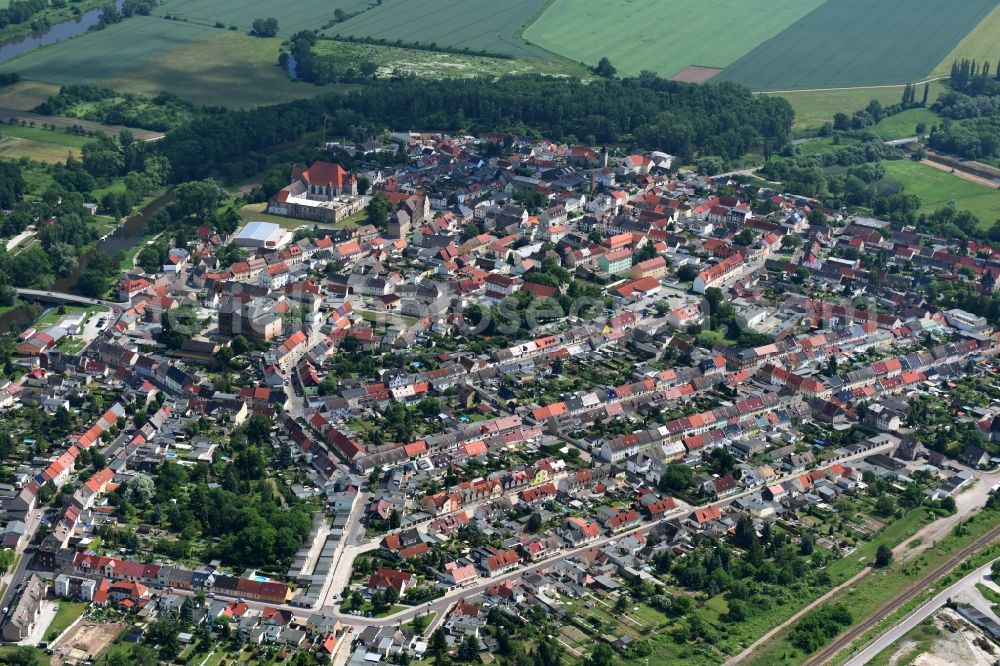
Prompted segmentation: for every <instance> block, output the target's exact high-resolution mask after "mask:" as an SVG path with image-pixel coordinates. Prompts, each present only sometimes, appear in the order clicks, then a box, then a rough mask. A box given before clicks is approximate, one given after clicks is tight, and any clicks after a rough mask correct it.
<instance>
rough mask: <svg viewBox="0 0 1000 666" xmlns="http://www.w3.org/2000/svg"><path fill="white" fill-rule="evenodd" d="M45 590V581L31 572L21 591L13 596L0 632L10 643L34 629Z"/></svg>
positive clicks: (25, 636) (21, 638) (23, 637)
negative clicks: (8, 612)
mask: <svg viewBox="0 0 1000 666" xmlns="http://www.w3.org/2000/svg"><path fill="white" fill-rule="evenodd" d="M46 591H47V588H46V585H45V581H43V580H42V578H41V577H40V576H39V575H38V574H34V573H33V574H31V576H30V577H29V578H28V580H27V582H25V583H24V586H23V588H22V589H21V592H20V593H19V594H18V595H17V596H16V597H15V599H14V602H13V603H12V607H11V609H10V614H9V615H7V617H6V622H4V624H3V629H2V630H0V633H2V635H3V639H4V640H5V641H7V642H10V643H15V642H18V641H22V640H24V639H25V638H27V637H28V636H30V635H31V633H32V632H33V631H34V629H35V622H37V621H38V616H39V613H40V610H41V603H42V600H43V599H44V598H45V593H46Z"/></svg>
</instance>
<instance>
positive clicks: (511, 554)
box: [479, 550, 521, 578]
mask: <svg viewBox="0 0 1000 666" xmlns="http://www.w3.org/2000/svg"><path fill="white" fill-rule="evenodd" d="M520 561H521V558H520V557H518V554H517V551H514V550H505V551H500V552H497V553H495V554H493V555H490V556H489V557H485V558H483V559H482V560H480V562H479V566H480V568H482V570H483V571H484V572H485V573H486V576H487V577H488V578H495V577H496V576H501V575H503V574H505V573H507V572H508V571H511V570H512V569H514V568H515V567H517V565H518V563H519V562H520Z"/></svg>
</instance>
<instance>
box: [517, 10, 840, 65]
mask: <svg viewBox="0 0 1000 666" xmlns="http://www.w3.org/2000/svg"><path fill="white" fill-rule="evenodd" d="M822 3H823V0H769V1H768V2H767V6H766V10H765V9H763V8H762V6H761V3H760V2H759V0H659V1H658V2H638V0H608V1H607V2H591V1H590V0H554V2H553V3H552V4H551V5H549V7H548V8H547V9H546V10H545V11H544V12H543V13H542V15H541V16H539V18H538V19H537V20H536V21H535V22H534V23H532V24H531V25H530V26H528V28H526V29H525V30H524V38H525V39H526V40H528V41H529V42H532V43H533V44H538V45H539V46H541V47H543V48H545V49H548V50H549V51H552V52H554V53H558V54H559V55H562V56H565V57H567V58H569V59H571V60H575V61H578V62H584V63H587V64H595V63H596V62H597V61H598V60H600V59H601V58H602V57H607V58H608V59H610V60H611V62H612V64H614V65H615V67H617V68H618V71H619V72H623V73H627V74H638V73H639V72H640V71H641V70H644V69H645V70H650V71H653V72H656V73H657V74H660V75H662V76H668V77H669V76H672V75H674V74H676V73H677V72H679V71H681V70H682V69H684V68H685V67H688V66H690V65H701V66H705V67H725V66H727V65H729V64H730V63H732V62H733V61H735V60H737V59H738V58H740V57H741V56H743V55H744V54H746V53H747V52H749V51H750V50H751V49H753V48H754V47H756V46H757V45H758V44H760V43H762V42H764V41H766V40H768V39H771V38H772V37H774V36H775V35H777V34H778V33H780V32H781V31H783V30H784V29H785V28H787V27H788V26H789V25H792V24H793V23H795V22H796V21H797V20H799V19H800V18H802V17H803V16H805V15H806V14H808V13H809V12H810V11H812V10H814V9H815V8H816V7H818V6H820V5H821V4H822Z"/></svg>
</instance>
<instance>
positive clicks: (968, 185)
mask: <svg viewBox="0 0 1000 666" xmlns="http://www.w3.org/2000/svg"><path fill="white" fill-rule="evenodd" d="M882 165H883V166H884V167H885V174H886V177H888V178H892V179H894V180H898V181H899V182H900V183H902V184H903V188H904V190H905V191H906V193H907V194H915V195H917V196H918V197H920V201H922V202H923V208H922V209H921V210H922V211H924V212H928V213H929V212H931V211H933V210H935V209H937V208H941V207H943V206H945V205H947V204H949V203H951V204H954V206H955V208H957V209H958V210H968V211H970V212H971V213H972V214H973V215H975V216H976V217H978V218H979V220H980V222H982V225H983V227H987V228H988V227H990V226H992V225H993V223H994V222H996V221H997V220H998V219H1000V190H994V189H991V188H989V187H987V186H986V185H980V184H978V183H974V182H971V181H968V180H964V179H962V178H959V177H958V176H956V175H954V174H951V173H948V172H947V171H941V170H940V169H936V168H934V167H932V166H928V165H926V164H921V163H919V162H913V161H911V160H897V161H892V162H882Z"/></svg>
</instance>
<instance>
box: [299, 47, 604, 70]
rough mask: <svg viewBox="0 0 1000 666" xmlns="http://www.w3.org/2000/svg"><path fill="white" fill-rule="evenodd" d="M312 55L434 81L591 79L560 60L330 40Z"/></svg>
mask: <svg viewBox="0 0 1000 666" xmlns="http://www.w3.org/2000/svg"><path fill="white" fill-rule="evenodd" d="M313 52H314V53H315V54H316V55H317V56H319V57H321V58H332V59H333V61H334V62H335V63H342V62H349V63H352V64H354V63H358V62H366V61H367V62H373V63H375V64H376V65H378V66H379V72H378V74H377V76H392V75H393V74H394V73H395V72H404V73H406V74H408V75H412V76H420V77H427V78H435V79H453V78H469V77H475V76H490V77H494V76H503V75H504V74H547V75H552V76H575V77H580V78H589V77H590V76H591V74H590V72H589V71H588V70H587V69H586V68H584V67H583V66H581V65H578V64H576V63H572V62H567V61H561V60H559V61H555V60H538V59H532V60H522V59H514V60H506V59H503V58H489V57H485V56H476V55H456V54H453V53H435V52H433V51H424V50H421V49H406V48H398V47H395V46H378V45H375V44H358V43H355V42H343V41H337V40H329V39H323V40H320V41H319V43H317V44H316V47H315V48H314V49H313Z"/></svg>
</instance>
